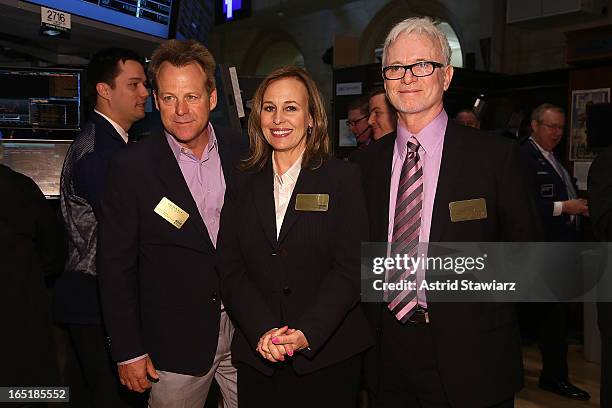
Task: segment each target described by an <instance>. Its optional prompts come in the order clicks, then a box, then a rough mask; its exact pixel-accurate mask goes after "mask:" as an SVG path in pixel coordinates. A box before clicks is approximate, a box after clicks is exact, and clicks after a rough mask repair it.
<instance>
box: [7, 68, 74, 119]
mask: <svg viewBox="0 0 612 408" xmlns="http://www.w3.org/2000/svg"><path fill="white" fill-rule="evenodd" d="M0 89H2V92H1V93H0V128H9V129H19V128H21V129H51V130H78V129H80V127H81V71H77V70H51V69H49V70H42V69H23V68H18V69H12V68H0Z"/></svg>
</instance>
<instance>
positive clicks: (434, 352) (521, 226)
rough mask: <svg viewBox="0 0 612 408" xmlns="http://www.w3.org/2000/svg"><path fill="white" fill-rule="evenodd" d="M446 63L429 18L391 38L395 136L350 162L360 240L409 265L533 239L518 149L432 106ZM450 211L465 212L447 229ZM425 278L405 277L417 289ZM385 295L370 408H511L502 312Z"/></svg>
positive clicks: (386, 55) (373, 314)
mask: <svg viewBox="0 0 612 408" xmlns="http://www.w3.org/2000/svg"><path fill="white" fill-rule="evenodd" d="M450 57H451V51H450V47H449V45H448V40H447V39H446V37H445V36H444V34H443V33H442V32H441V31H440V30H439V28H438V27H437V26H436V25H435V24H434V23H433V21H431V20H430V19H429V18H409V19H406V20H404V21H402V22H400V23H399V24H397V25H396V26H395V27H394V28H393V29H392V30H391V32H390V33H389V35H388V36H387V39H386V41H385V43H384V52H383V70H382V75H383V79H384V85H385V89H386V93H387V97H388V98H389V100H390V102H391V104H392V105H393V106H394V107H395V109H396V110H397V112H398V123H397V131H396V132H394V133H391V134H390V135H387V136H385V137H383V138H382V139H381V140H380V141H378V142H377V143H375V144H372V145H371V146H370V147H368V149H366V150H365V152H364V154H363V156H362V157H360V158H359V160H358V163H359V164H360V166H361V168H362V174H363V183H364V190H365V191H366V201H367V206H368V213H369V214H368V216H369V222H370V241H374V242H390V243H393V244H395V245H394V246H395V247H396V248H397V247H402V248H404V250H403V251H402V252H403V253H404V254H408V255H409V256H413V255H414V254H416V253H417V249H419V248H423V247H424V246H425V245H419V244H426V243H427V242H487V241H488V242H491V241H504V242H505V241H532V240H534V239H535V238H536V237H537V236H538V234H539V220H538V216H537V210H536V207H535V204H534V202H533V200H532V197H531V196H530V191H529V189H528V186H527V182H526V177H525V176H524V175H523V173H522V171H521V170H522V167H521V163H520V160H519V153H518V148H517V146H516V145H515V144H514V143H513V142H512V141H510V140H506V139H503V138H502V137H497V136H494V135H489V134H484V133H482V132H480V131H479V130H476V129H472V128H467V127H464V126H461V125H459V124H457V123H455V122H454V121H452V120H449V118H448V115H447V114H446V112H445V110H444V106H443V96H444V91H446V90H447V89H448V87H449V85H450V83H451V79H452V77H453V67H452V66H451V65H450ZM456 205H459V206H462V205H463V206H465V207H466V208H469V209H470V210H473V211H470V213H471V215H470V216H467V217H465V218H459V219H461V221H458V220H457V217H456V216H457V214H456V213H454V212H453V210H452V208H456V207H455V206H456ZM418 253H419V256H420V255H421V251H420V250H419V251H418ZM428 255H434V254H428ZM426 273H427V272H426V271H418V272H417V273H416V274H414V275H413V276H414V277H413V278H411V279H414V280H415V281H416V287H417V288H419V286H420V284H421V283H420V282H422V281H423V279H424V278H425V274H426ZM398 275H399V274H398ZM389 295H390V296H389V297H387V299H388V300H389V303H384V304H380V305H374V304H369V305H368V304H366V305H365V309H367V314H368V316H369V318H370V320H371V323H372V324H373V325H374V329H375V332H376V333H377V334H378V342H377V346H378V347H377V349H375V350H373V351H372V352H370V353H369V355H368V356H366V377H367V379H368V384H369V386H370V391H371V393H372V394H373V403H374V406H375V407H377V408H380V407H397V406H402V407H415V408H416V407H434V406H435V407H466V408H467V407H469V408H490V407H497V408H509V407H513V406H514V394H515V392H516V391H518V390H519V389H520V388H521V386H522V382H523V379H522V359H521V346H520V337H519V330H518V324H517V321H516V316H515V313H514V308H513V307H512V306H511V305H510V304H502V303H499V304H491V303H478V302H473V303H439V302H433V301H431V299H428V293H427V292H425V291H424V290H420V289H419V290H412V291H410V290H406V291H402V292H400V293H399V294H398V293H389Z"/></svg>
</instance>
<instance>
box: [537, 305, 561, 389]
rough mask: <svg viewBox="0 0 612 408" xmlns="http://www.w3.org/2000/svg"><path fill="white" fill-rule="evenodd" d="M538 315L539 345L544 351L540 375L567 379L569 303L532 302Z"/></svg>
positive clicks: (551, 378) (541, 350) (542, 351)
mask: <svg viewBox="0 0 612 408" xmlns="http://www.w3.org/2000/svg"><path fill="white" fill-rule="evenodd" d="M529 307H530V309H532V312H533V313H535V314H536V315H537V316H538V323H539V324H538V347H539V348H540V352H541V353H542V372H541V373H540V376H541V377H543V378H547V379H550V380H553V381H554V380H567V379H568V369H567V314H568V310H567V304H565V303H532V304H531V305H530V306H529Z"/></svg>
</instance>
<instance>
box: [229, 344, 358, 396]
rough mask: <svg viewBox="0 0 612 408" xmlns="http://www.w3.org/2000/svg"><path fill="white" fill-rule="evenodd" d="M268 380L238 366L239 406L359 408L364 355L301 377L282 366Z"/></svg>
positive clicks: (252, 370)
mask: <svg viewBox="0 0 612 408" xmlns="http://www.w3.org/2000/svg"><path fill="white" fill-rule="evenodd" d="M278 364H279V367H281V368H279V369H277V370H276V371H275V372H274V374H273V375H272V376H271V377H268V376H266V375H264V374H262V373H260V372H259V371H257V370H255V369H254V368H252V367H250V366H248V365H246V364H240V365H238V406H239V407H240V408H251V407H253V408H261V407H269V406H272V405H283V406H291V408H313V407H317V408H319V407H322V408H325V407H329V408H355V407H356V405H357V395H358V392H359V379H360V370H361V355H357V356H354V357H351V358H349V359H347V360H344V361H341V362H339V363H336V364H334V365H332V366H330V367H325V368H322V369H320V370H317V371H315V372H313V373H310V374H305V375H297V374H296V373H295V371H294V370H293V367H291V365H289V364H285V363H278Z"/></svg>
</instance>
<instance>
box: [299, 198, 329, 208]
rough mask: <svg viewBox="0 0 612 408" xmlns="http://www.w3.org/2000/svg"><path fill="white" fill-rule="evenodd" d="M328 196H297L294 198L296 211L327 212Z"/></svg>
mask: <svg viewBox="0 0 612 408" xmlns="http://www.w3.org/2000/svg"><path fill="white" fill-rule="evenodd" d="M328 206H329V194H298V195H297V196H296V197H295V210H296V211H327V208H328Z"/></svg>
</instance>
